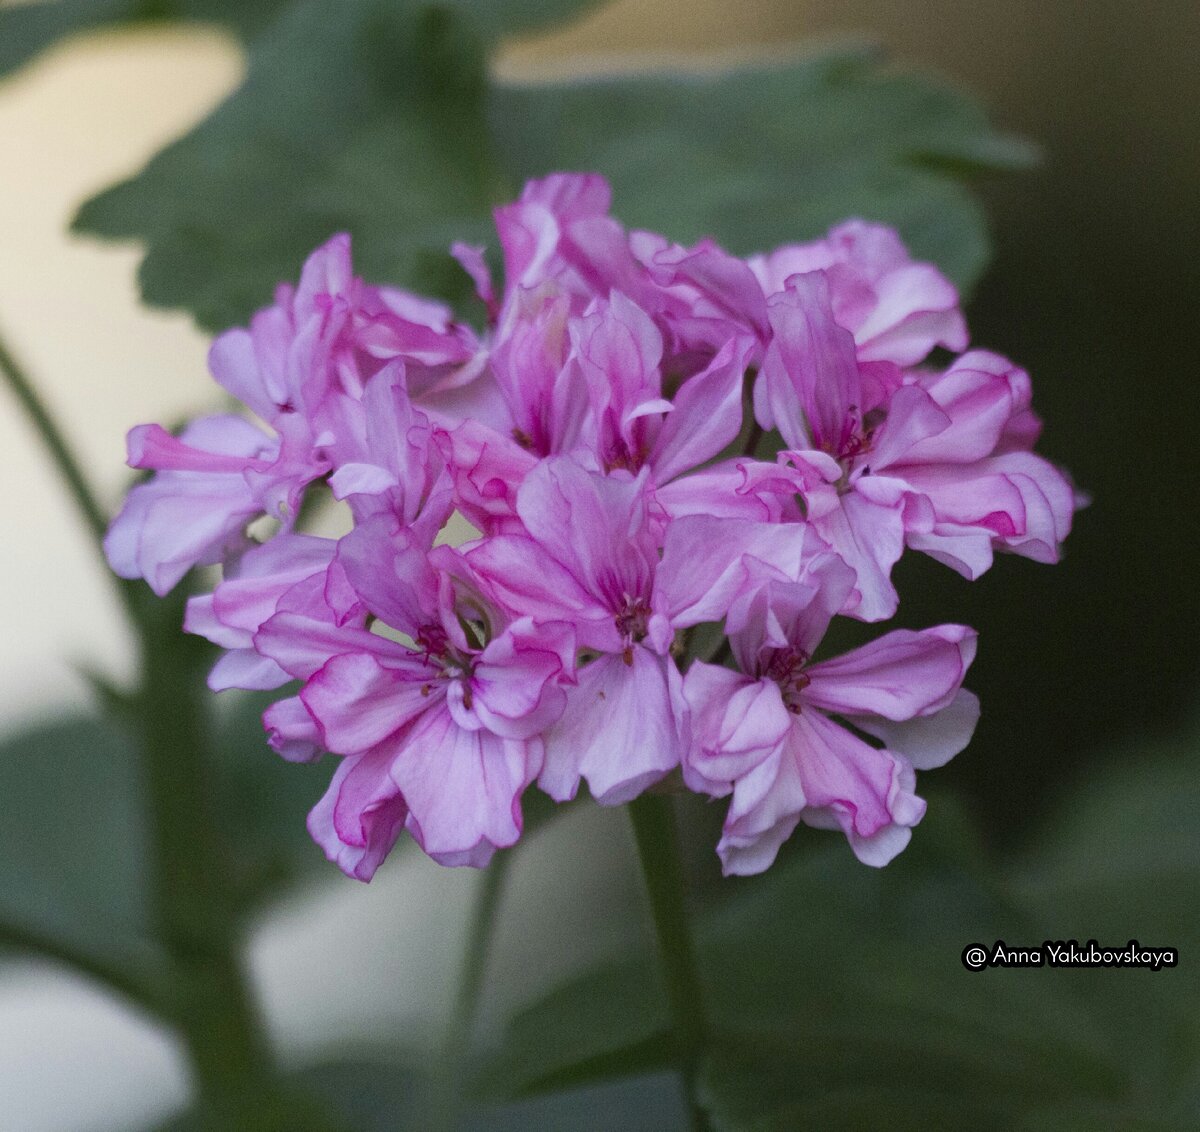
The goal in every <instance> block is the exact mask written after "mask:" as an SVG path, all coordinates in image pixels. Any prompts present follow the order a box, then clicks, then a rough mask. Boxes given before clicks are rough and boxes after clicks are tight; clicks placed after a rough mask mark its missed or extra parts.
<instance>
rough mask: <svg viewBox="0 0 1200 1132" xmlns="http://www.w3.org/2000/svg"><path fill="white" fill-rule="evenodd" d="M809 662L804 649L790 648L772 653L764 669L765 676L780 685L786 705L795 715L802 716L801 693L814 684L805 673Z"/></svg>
mask: <svg viewBox="0 0 1200 1132" xmlns="http://www.w3.org/2000/svg"><path fill="white" fill-rule="evenodd" d="M808 660H809V656H808V653H806V652H805V651H804V650H803V649H796V648H792V647H791V646H788V647H787V648H784V649H775V650H774V651H772V653H771V654H770V656H769V658H768V659H767V663H766V664H765V665H764V667H763V675H764V676H765V677H766V678H767V679H768V680H774V681H775V683H776V684H778V685H779V691H780V693H781V694H782V696H783V702H784V705H785V706H786V707H787V709H788V711H790V712H791V713H792V714H793V715H799V714H800V706H801V703H802V696H801V693H802V692H803V691H804V689H805V688H807V687H808V686H809V684H811V683H812V677H810V676H809V675H808V673H807V672H805V671H804V668H805V665H807V664H808Z"/></svg>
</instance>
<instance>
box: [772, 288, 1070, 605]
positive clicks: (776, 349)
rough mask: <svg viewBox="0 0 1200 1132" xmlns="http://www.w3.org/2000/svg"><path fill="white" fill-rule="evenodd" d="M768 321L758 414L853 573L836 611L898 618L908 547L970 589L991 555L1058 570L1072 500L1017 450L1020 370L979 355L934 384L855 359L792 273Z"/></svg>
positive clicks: (1028, 436) (826, 300) (1021, 421)
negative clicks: (855, 593)
mask: <svg viewBox="0 0 1200 1132" xmlns="http://www.w3.org/2000/svg"><path fill="white" fill-rule="evenodd" d="M770 315H771V322H772V327H773V330H774V337H773V339H772V342H771V346H770V347H769V348H768V350H767V354H766V358H765V360H764V362H763V369H762V373H761V375H760V377H759V380H758V383H757V385H756V387H755V409H756V413H757V415H758V419H759V422H760V423H761V424H763V425H764V426H765V427H777V428H778V429H779V431H780V433H781V435H782V437H783V440H784V442H785V444H786V445H787V447H786V449H785V450H784V451H783V452H782V453H781V456H780V459H781V460H782V461H783V462H784V463H785V464H787V465H790V466H791V467H792V468H793V469H795V470H796V473H797V475H796V479H795V490H796V491H797V493H798V494H799V495H800V496H801V497H802V498H803V500H804V504H805V514H806V515H807V517H808V520H809V521H810V522H811V523H813V525H814V526H815V527H816V528H817V530H818V531H819V532H820V534H821V535H822V536H823V537H824V538H825V539H826V540H827V541H828V542H829V543H830V544H831V545H832V546H833V547H835V549H836V550H837V551H838V553H839V554H841V555H842V556H843V558H844V559H845V560H846V562H847V563H848V564H849V565H850V566H851V567H852V568H853V569H854V571H855V573H856V575H857V578H858V590H859V594H860V595H861V596H860V597H859V598H858V599H857V601H856V602H855V603H854V604H853V605H852V606H851V607H850V608H848V609H847V610H846V612H849V613H853V615H854V616H856V617H860V618H862V619H863V620H866V621H877V620H880V619H883V618H886V617H890V616H891V615H892V614H893V613H895V611H896V605H897V602H898V600H899V599H898V595H897V594H896V591H895V589H894V587H893V586H892V583H891V572H892V567H893V566H894V565H895V563H896V562H897V560H898V559H899V558H900V554H901V552H902V550H903V548H904V546H905V544H906V543H907V545H909V546H912V547H914V548H915V549H921V550H926V551H928V552H930V553H932V554H934V555H935V556H936V557H938V558H940V559H941V560H942V561H945V562H948V563H949V564H951V565H952V566H954V567H955V568H956V569H958V570H959V571H960V572H961V573H963V574H965V575H966V576H967V577H971V578H973V577H977V576H978V575H979V574H980V573H982V572H983V571H984V570H985V569H986V568H987V567H988V566H989V565H990V564H991V557H992V549H993V547H998V548H1001V549H1005V550H1010V551H1012V552H1014V553H1017V554H1024V555H1025V556H1027V557H1032V558H1036V559H1038V560H1040V561H1051V562H1052V561H1055V560H1056V559H1057V556H1058V548H1059V545H1060V543H1061V542H1062V540H1063V539H1064V538H1065V537H1066V535H1067V533H1068V532H1069V531H1070V527H1071V517H1072V514H1073V512H1074V509H1075V496H1074V492H1073V490H1072V488H1071V486H1070V484H1069V482H1068V481H1067V479H1066V478H1065V477H1064V476H1063V475H1062V473H1061V472H1059V471H1058V470H1057V469H1056V468H1054V466H1053V465H1051V464H1050V463H1049V462H1047V461H1046V460H1043V459H1042V458H1041V457H1039V456H1035V455H1033V454H1032V453H1031V452H1029V451H1027V450H1025V448H1024V446H1025V445H1027V444H1030V443H1032V440H1033V439H1035V438H1036V428H1031V427H1030V424H1029V414H1030V408H1029V383H1028V379H1027V377H1026V376H1025V375H1024V374H1023V373H1022V372H1021V371H1019V370H1017V369H1016V368H1015V367H1012V366H1010V365H1009V364H1008V363H1006V362H1005V361H1004V360H1003V359H1000V358H997V357H995V356H994V355H988V354H983V353H980V352H975V353H972V354H967V355H964V356H963V357H961V358H959V359H958V360H957V361H956V362H955V363H954V364H953V365H952V366H951V368H950V369H949V370H948V371H947V372H946V373H944V374H941V375H928V374H919V373H918V374H905V373H904V372H903V371H901V370H900V369H899V368H898V367H897V366H895V365H893V364H891V363H889V362H862V361H860V360H859V358H858V356H857V354H856V352H855V344H854V339H853V337H852V336H851V334H850V332H849V331H847V330H846V329H845V328H843V327H842V326H841V325H839V324H838V322H837V321H836V319H835V317H834V312H833V306H832V301H831V297H830V286H829V281H828V279H827V277H826V276H825V275H824V274H823V273H821V272H810V273H808V274H805V275H793V276H791V277H790V278H789V280H788V284H787V289H786V290H785V291H782V292H780V293H779V294H777V295H776V296H774V297H773V298H772V300H771V303H770ZM1013 422H1018V423H1017V424H1015V425H1014V423H1013Z"/></svg>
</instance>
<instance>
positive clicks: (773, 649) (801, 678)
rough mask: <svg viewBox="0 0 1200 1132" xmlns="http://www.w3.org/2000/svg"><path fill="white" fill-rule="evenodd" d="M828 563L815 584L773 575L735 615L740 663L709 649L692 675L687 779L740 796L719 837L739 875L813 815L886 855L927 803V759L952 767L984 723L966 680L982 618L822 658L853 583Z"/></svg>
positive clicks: (767, 859)
mask: <svg viewBox="0 0 1200 1132" xmlns="http://www.w3.org/2000/svg"><path fill="white" fill-rule="evenodd" d="M838 565H839V566H840V564H838ZM821 575H822V576H821V577H820V578H819V582H818V584H817V585H816V586H815V587H814V586H813V585H812V584H805V583H804V582H797V581H792V580H790V579H788V578H786V577H779V576H776V577H772V578H765V579H764V580H763V581H762V584H761V586H760V587H759V588H757V589H756V590H754V591H753V592H752V594H750V595H748V596H747V597H746V598H744V599H743V600H742V601H741V602H740V603H739V606H738V608H737V609H736V610H735V611H733V612H731V615H730V618H729V621H728V622H727V628H728V630H729V637H730V642H731V644H732V647H733V655H734V657H735V658H736V661H737V665H738V669H739V671H732V670H730V669H728V668H723V667H718V666H716V665H712V664H705V663H703V662H701V661H697V662H696V663H694V664H693V665H692V666H691V668H690V669H689V670H688V673H687V676H686V677H685V679H684V683H683V693H684V698H685V699H686V700H687V703H688V706H689V708H690V710H691V744H690V746H689V749H688V753H687V756H686V758H685V762H684V776H685V779H686V780H687V782H688V784H689V785H690V786H691V787H692V788H693V789H695V790H699V791H703V792H705V793H710V794H714V795H717V796H724V795H726V794H732V799H731V802H730V806H729V813H728V815H727V817H726V820H725V828H724V833H723V835H722V837H721V841H720V843H719V844H718V846H717V852H718V854H719V855H720V857H721V861H722V863H723V865H724V869H725V872H726V873H740V874H747V873H757V872H762V871H763V870H764V869H765V868H767V867H768V866H769V865H770V864H771V862H772V861H773V860H774V859H775V855H776V853H777V852H778V850H779V847H780V845H781V844H782V843H783V842H784V841H785V840H786V839H787V838H788V837H789V836H790V835H791V833H792V831H793V830H794V829H795V828H796V825H797V824H798V823H799V822H801V821H803V822H805V823H807V824H809V825H814V826H818V827H821V828H835V829H837V828H840V829H841V830H842V831H843V832H844V833H845V834H846V837H847V839H848V840H849V842H850V845H851V847H852V848H853V849H854V852H855V854H856V855H857V857H858V858H859V860H861V861H863V862H865V863H866V864H869V865H885V864H887V862H888V861H890V860H891V859H892V858H893V857H894V856H895V855H896V854H897V853H898V852H900V850H901V849H903V848H904V846H905V845H907V844H908V840H909V837H910V836H911V829H912V827H913V826H915V825H916V824H917V823H918V822H919V821H920V820H921V818H922V817H923V816H924V813H925V803H924V802H923V801H922V800H921V799H920V798H918V797H917V796H916V794H915V793H914V792H913V791H914V789H915V783H916V778H915V774H914V770H915V769H920V770H924V769H929V768H932V767H936V766H941V765H942V764H943V763H945V762H946V761H947V760H948V759H949V758H951V757H952V756H953V755H955V754H957V753H958V752H959V751H960V750H962V748H963V747H965V746H966V744H967V741H968V740H969V739H970V737H971V733H972V731H973V730H974V728H975V722H976V720H977V718H978V714H979V702H978V700H977V699H976V698H975V697H974V696H973V695H972V694H971V693H970V692H967V691H964V690H963V689H962V687H961V685H962V680H963V676H964V675H965V674H966V670H967V668H968V666H969V665H970V663H971V661H972V659H973V658H974V655H975V633H974V632H973V631H972V630H970V629H967V628H966V627H964V626H962V625H940V626H938V627H937V628H935V629H926V630H924V631H923V632H919V633H914V632H910V631H908V630H903V629H902V630H897V631H895V632H892V633H888V634H887V635H885V636H883V637H881V638H879V639H878V640H876V641H873V642H872V643H871V644H868V645H865V646H863V647H862V648H859V649H855V650H853V651H852V652H849V653H846V654H844V655H843V656H840V657H837V658H834V659H832V660H825V661H814V660H813V656H814V654H815V652H816V650H817V648H818V646H819V644H820V641H821V638H822V637H823V636H824V635H825V631H826V628H827V627H828V624H829V621H830V620H831V619H832V617H833V615H834V614H835V613H836V612H837V610H838V609H839V608H840V607H841V605H842V603H843V602H844V600H845V597H846V594H847V592H848V589H849V586H850V584H851V583H850V576H849V573H848V572H847V571H845V570H844V569H838V568H837V567H836V566H830V565H828V564H826V565H825V567H824V569H823V570H822V571H821ZM835 716H836V717H840V718H841V719H842V720H844V721H845V722H844V723H838V722H837V721H836V719H835V718H831V717H835ZM846 723H848V724H850V725H852V726H853V728H855V729H856V730H858V731H860V732H865V733H866V734H868V735H874V736H875V737H877V738H879V739H881V740H882V741H883V742H884V744H885V745H884V746H882V747H875V746H872V745H870V744H869V743H867V742H865V741H864V740H863V739H862V738H860V737H859V736H858V735H856V734H855V733H854V731H853V730H851V729H850V727H847V726H846V725H845V724H846Z"/></svg>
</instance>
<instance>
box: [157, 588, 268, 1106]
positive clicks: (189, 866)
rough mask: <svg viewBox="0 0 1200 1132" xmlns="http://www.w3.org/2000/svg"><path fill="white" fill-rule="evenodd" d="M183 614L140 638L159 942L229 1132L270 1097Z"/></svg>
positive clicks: (202, 1088)
mask: <svg viewBox="0 0 1200 1132" xmlns="http://www.w3.org/2000/svg"><path fill="white" fill-rule="evenodd" d="M180 613H181V608H180V602H179V600H177V599H171V600H168V601H165V602H163V603H162V604H161V606H160V607H159V608H157V609H155V610H154V611H153V613H152V615H151V616H149V617H147V618H144V619H143V621H142V624H141V626H140V628H141V644H142V686H141V692H140V696H139V707H140V711H139V713H138V714H139V719H140V724H141V729H142V749H143V751H144V757H145V764H144V774H145V782H146V787H147V790H148V794H149V799H150V807H149V808H150V836H151V843H152V846H153V852H152V853H151V858H150V859H151V867H152V874H151V876H152V894H153V900H154V914H155V918H156V921H157V926H158V934H159V937H160V938H161V940H162V941H163V944H164V945H165V946H166V948H167V950H168V952H169V953H170V954H171V955H172V956H173V957H174V959H175V962H176V964H177V965H178V966H179V968H180V974H179V978H178V980H177V985H176V990H175V1004H174V1005H175V1011H174V1013H175V1017H174V1021H175V1023H176V1025H177V1026H178V1027H179V1030H180V1032H181V1033H182V1035H183V1038H184V1041H185V1043H186V1045H187V1047H188V1051H189V1053H190V1055H191V1062H192V1066H193V1070H194V1072H195V1076H196V1089H197V1093H198V1094H199V1096H200V1098H201V1104H202V1105H203V1106H205V1107H206V1109H207V1110H209V1111H210V1112H211V1113H213V1114H214V1115H213V1119H214V1120H215V1119H217V1118H218V1117H219V1118H220V1119H222V1120H225V1121H227V1122H230V1124H231V1126H238V1127H240V1126H242V1125H241V1124H239V1123H237V1122H239V1121H241V1122H243V1123H244V1122H245V1121H246V1120H247V1119H248V1118H249V1117H248V1115H247V1110H246V1106H247V1105H250V1104H253V1105H254V1106H255V1108H256V1109H257V1107H258V1105H259V1101H258V1100H257V1099H256V1094H262V1093H269V1092H270V1084H269V1083H270V1081H271V1080H272V1078H273V1076H274V1074H273V1070H272V1067H271V1063H270V1055H269V1052H268V1049H267V1045H266V1041H265V1039H264V1037H263V1034H262V1030H261V1026H260V1024H259V1020H258V1017H257V1013H256V1009H255V1006H254V1003H253V1002H252V999H251V996H250V991H249V988H248V986H247V981H246V978H245V974H244V972H243V971H242V970H241V966H240V962H239V959H238V942H239V940H238V932H237V924H236V914H237V913H236V908H235V901H234V897H233V893H232V891H231V883H230V873H231V869H230V864H231V862H230V861H228V860H227V859H225V858H224V855H223V853H222V850H223V848H224V847H223V846H222V845H221V844H220V841H219V838H218V835H217V830H216V829H215V828H214V815H215V812H216V804H215V800H214V793H215V791H214V784H213V782H212V781H211V777H210V774H211V761H210V758H209V757H208V756H209V752H210V750H211V737H210V735H209V733H208V720H207V718H206V715H207V712H206V711H205V704H204V703H203V702H202V700H201V695H202V694H203V685H202V684H201V683H200V681H199V672H198V670H197V668H196V666H195V665H194V663H192V661H191V658H190V655H189V654H190V652H191V650H190V649H189V648H188V643H187V642H184V641H182V640H180V637H179V628H178V626H179V620H180V617H179V615H180Z"/></svg>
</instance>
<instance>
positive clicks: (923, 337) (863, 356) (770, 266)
mask: <svg viewBox="0 0 1200 1132" xmlns="http://www.w3.org/2000/svg"><path fill="white" fill-rule="evenodd" d="M748 262H749V266H750V270H751V271H752V272H753V273H754V275H755V277H756V278H757V279H758V281H759V283H760V284H761V285H762V288H763V291H764V292H765V293H766V294H767V295H775V294H778V293H779V292H780V291H785V290H787V286H788V280H789V279H790V278H791V277H792V276H793V275H805V274H808V273H809V272H814V271H819V272H821V274H822V275H824V277H825V278H826V280H827V281H828V284H829V292H830V301H831V304H832V307H833V312H834V317H835V318H836V319H837V322H838V325H840V326H842V327H843V328H844V329H846V330H848V331H850V333H851V334H852V335H853V336H854V344H855V349H856V352H857V354H858V357H859V359H860V360H861V361H864V362H880V361H886V362H893V363H895V364H896V365H901V366H912V365H916V364H917V363H918V362H921V361H924V360H925V358H927V357H928V356H929V353H930V351H932V350H933V348H934V347H935V346H943V347H945V348H946V349H947V350H954V351H958V350H964V349H966V346H967V323H966V319H965V318H963V315H962V311H961V310H960V309H959V305H958V292H957V291H956V290H955V288H954V285H953V284H952V283H951V282H950V281H949V280H948V279H947V278H946V277H945V276H944V275H942V273H941V272H940V271H938V270H937V268H936V267H934V266H933V265H932V264H929V263H919V262H914V261H913V259H912V258H911V257H910V256H909V254H908V249H907V248H905V246H904V244H903V243H902V242H901V240H900V237H899V236H898V235H897V234H896V233H895V231H893V230H892V229H891V228H888V227H886V226H884V225H882V224H869V223H866V222H864V221H862V220H851V221H848V222H846V223H845V224H839V225H838V226H837V227H835V228H833V229H832V230H831V231H830V232H829V234H828V235H827V236H826V237H825V238H824V239H822V240H816V241H814V242H813V243H809V244H789V245H787V246H785V247H782V248H778V249H776V250H775V251H773V252H770V253H768V254H766V255H758V256H751V257H750V260H749V261H748Z"/></svg>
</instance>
